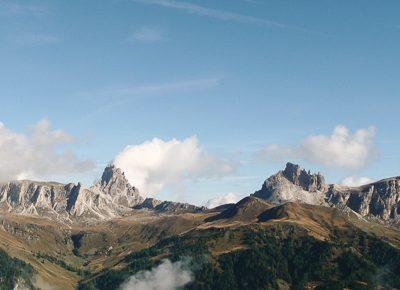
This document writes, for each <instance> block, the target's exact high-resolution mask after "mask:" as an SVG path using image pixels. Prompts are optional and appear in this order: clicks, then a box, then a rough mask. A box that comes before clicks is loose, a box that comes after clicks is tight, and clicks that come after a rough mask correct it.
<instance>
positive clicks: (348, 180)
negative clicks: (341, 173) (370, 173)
mask: <svg viewBox="0 0 400 290" xmlns="http://www.w3.org/2000/svg"><path fill="white" fill-rule="evenodd" d="M373 181H374V180H373V179H372V178H369V177H357V176H347V177H345V178H343V180H342V181H341V184H342V185H345V186H361V185H364V184H368V183H371V182H373Z"/></svg>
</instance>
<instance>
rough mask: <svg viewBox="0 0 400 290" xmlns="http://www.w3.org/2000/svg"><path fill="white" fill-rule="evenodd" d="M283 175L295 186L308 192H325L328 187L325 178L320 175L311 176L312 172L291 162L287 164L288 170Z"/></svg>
mask: <svg viewBox="0 0 400 290" xmlns="http://www.w3.org/2000/svg"><path fill="white" fill-rule="evenodd" d="M282 174H283V175H284V176H285V177H286V178H287V179H288V180H290V181H291V182H293V183H294V184H295V185H298V186H300V187H302V188H303V189H304V190H307V191H311V192H315V191H318V190H324V189H325V186H326V185H325V178H324V177H323V176H322V175H321V174H320V173H317V174H311V173H310V171H306V170H305V169H302V168H301V167H300V166H299V165H297V164H293V163H290V162H288V163H286V168H285V170H283V171H282Z"/></svg>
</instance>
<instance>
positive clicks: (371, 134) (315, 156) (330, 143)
mask: <svg viewBox="0 0 400 290" xmlns="http://www.w3.org/2000/svg"><path fill="white" fill-rule="evenodd" d="M375 131H376V130H375V128H374V127H369V128H366V129H359V130H357V131H356V132H354V133H353V134H352V133H351V132H350V131H349V130H348V129H347V128H346V127H345V126H337V127H336V128H335V129H334V130H333V132H332V134H331V135H329V136H326V135H314V136H309V137H307V138H305V139H303V140H302V141H301V142H300V145H298V146H290V145H279V144H272V145H269V146H268V147H267V148H266V149H264V150H262V151H260V152H258V154H257V155H258V157H261V158H263V159H267V160H275V161H282V160H287V159H292V158H294V159H302V160H304V161H307V162H310V163H314V164H319V165H323V166H327V167H335V168H342V169H349V170H359V169H362V168H364V167H366V166H367V165H368V164H369V163H370V162H371V161H372V160H374V159H375V158H376V157H377V152H378V151H377V147H376V144H375V133H376V132H375Z"/></svg>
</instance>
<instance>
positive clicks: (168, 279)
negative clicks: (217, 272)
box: [120, 260, 192, 290]
mask: <svg viewBox="0 0 400 290" xmlns="http://www.w3.org/2000/svg"><path fill="white" fill-rule="evenodd" d="M187 268H188V267H187V261H178V262H175V263H171V261H169V260H164V261H163V262H162V263H161V264H160V265H159V266H157V267H155V268H153V269H152V270H150V271H141V272H139V273H137V274H135V275H133V276H131V277H130V278H128V280H127V281H125V282H124V283H123V284H122V285H121V286H120V290H158V289H163V290H176V289H180V288H181V287H183V286H185V285H186V284H188V283H189V282H191V281H192V273H191V271H189V270H187Z"/></svg>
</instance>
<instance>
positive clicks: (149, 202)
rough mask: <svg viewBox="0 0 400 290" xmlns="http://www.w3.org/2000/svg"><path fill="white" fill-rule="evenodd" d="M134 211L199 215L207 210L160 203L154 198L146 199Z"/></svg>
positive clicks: (184, 205)
mask: <svg viewBox="0 0 400 290" xmlns="http://www.w3.org/2000/svg"><path fill="white" fill-rule="evenodd" d="M134 208H135V209H145V208H146V209H151V210H155V211H157V212H160V213H201V212H205V211H206V210H207V208H206V207H204V206H201V207H199V206H195V205H192V204H188V203H181V202H173V201H161V200H158V199H155V198H146V199H145V200H144V202H143V203H141V204H138V205H137V206H135V207H134Z"/></svg>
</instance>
